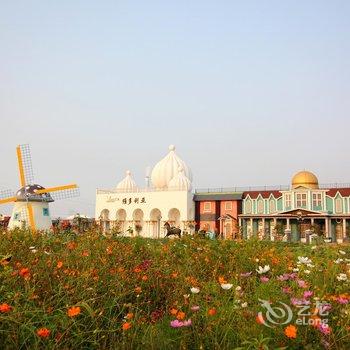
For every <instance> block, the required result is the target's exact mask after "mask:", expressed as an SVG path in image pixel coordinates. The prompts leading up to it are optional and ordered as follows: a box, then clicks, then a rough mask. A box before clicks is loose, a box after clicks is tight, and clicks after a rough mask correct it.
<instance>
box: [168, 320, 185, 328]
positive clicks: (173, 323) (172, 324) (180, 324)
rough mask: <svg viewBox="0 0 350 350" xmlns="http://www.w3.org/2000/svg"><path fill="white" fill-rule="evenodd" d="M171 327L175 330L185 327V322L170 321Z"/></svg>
mask: <svg viewBox="0 0 350 350" xmlns="http://www.w3.org/2000/svg"><path fill="white" fill-rule="evenodd" d="M170 326H171V327H173V328H180V327H182V326H183V322H182V321H179V320H173V321H170Z"/></svg>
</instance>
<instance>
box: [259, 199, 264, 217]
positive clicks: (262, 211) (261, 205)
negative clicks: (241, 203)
mask: <svg viewBox="0 0 350 350" xmlns="http://www.w3.org/2000/svg"><path fill="white" fill-rule="evenodd" d="M258 213H259V214H263V213H264V201H263V200H262V199H259V200H258Z"/></svg>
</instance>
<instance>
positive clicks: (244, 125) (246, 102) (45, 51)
mask: <svg viewBox="0 0 350 350" xmlns="http://www.w3.org/2000/svg"><path fill="white" fill-rule="evenodd" d="M349 18H350V2H349V1H345V0H344V1H336V0H335V1H321V0H317V1H311V0H310V1H233V0H231V1H219V0H217V1H205V0H201V1H190V2H189V1H164V0H163V1H64V0H62V1H57V2H47V1H4V0H3V1H1V11H0V42H1V45H0V127H1V131H2V132H1V135H2V137H1V142H0V150H1V158H2V162H1V163H2V168H1V169H2V171H1V176H0V188H1V189H6V188H12V189H17V187H18V177H17V169H16V159H15V147H16V145H17V144H22V143H29V144H30V145H31V148H32V155H33V165H34V171H35V174H36V179H37V181H38V182H39V183H40V184H42V185H44V186H50V185H56V184H64V183H66V182H72V181H76V182H78V184H79V185H80V187H81V197H80V198H79V199H77V200H74V201H69V202H64V203H60V204H59V203H57V204H54V206H53V208H54V213H55V214H56V215H65V214H70V213H72V212H74V211H79V212H86V213H88V214H93V209H94V197H95V189H96V188H97V187H99V188H110V187H113V186H115V185H116V183H117V182H118V181H119V180H120V179H121V178H122V177H123V174H124V172H125V170H126V169H130V170H132V171H133V173H134V175H135V178H136V180H137V182H138V183H139V184H141V185H142V184H143V177H144V172H145V168H146V166H148V165H154V164H155V163H156V162H157V161H158V160H159V159H160V158H162V157H163V156H164V155H165V154H166V152H167V147H168V145H169V144H172V143H173V144H175V145H176V146H177V151H178V154H179V155H180V156H181V157H182V158H183V159H184V160H185V161H186V162H187V163H188V164H189V165H190V167H191V168H192V170H193V173H194V177H195V179H194V180H195V187H222V186H224V187H229V186H235V185H237V186H241V185H242V186H243V185H265V184H288V183H289V182H290V178H291V176H292V175H293V173H295V172H296V171H298V170H300V169H304V168H306V169H309V170H312V171H314V172H315V173H316V174H317V175H318V177H319V180H320V182H323V183H328V182H350V162H349V154H350V152H349V151H350V141H349V127H350V115H349V114H350V113H349V112H350V65H349V62H350V21H349Z"/></svg>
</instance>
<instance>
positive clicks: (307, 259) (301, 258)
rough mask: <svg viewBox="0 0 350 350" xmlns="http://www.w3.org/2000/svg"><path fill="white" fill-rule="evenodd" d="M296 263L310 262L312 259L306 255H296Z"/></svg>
mask: <svg viewBox="0 0 350 350" xmlns="http://www.w3.org/2000/svg"><path fill="white" fill-rule="evenodd" d="M298 264H305V265H307V264H312V261H311V259H309V258H308V257H307V256H298Z"/></svg>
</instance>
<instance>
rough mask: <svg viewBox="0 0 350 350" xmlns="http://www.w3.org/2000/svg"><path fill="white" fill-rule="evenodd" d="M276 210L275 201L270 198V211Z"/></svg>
mask: <svg viewBox="0 0 350 350" xmlns="http://www.w3.org/2000/svg"><path fill="white" fill-rule="evenodd" d="M274 212H276V202H275V200H274V199H270V213H274Z"/></svg>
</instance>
